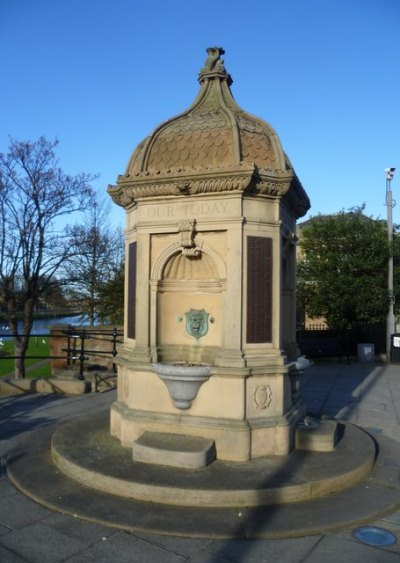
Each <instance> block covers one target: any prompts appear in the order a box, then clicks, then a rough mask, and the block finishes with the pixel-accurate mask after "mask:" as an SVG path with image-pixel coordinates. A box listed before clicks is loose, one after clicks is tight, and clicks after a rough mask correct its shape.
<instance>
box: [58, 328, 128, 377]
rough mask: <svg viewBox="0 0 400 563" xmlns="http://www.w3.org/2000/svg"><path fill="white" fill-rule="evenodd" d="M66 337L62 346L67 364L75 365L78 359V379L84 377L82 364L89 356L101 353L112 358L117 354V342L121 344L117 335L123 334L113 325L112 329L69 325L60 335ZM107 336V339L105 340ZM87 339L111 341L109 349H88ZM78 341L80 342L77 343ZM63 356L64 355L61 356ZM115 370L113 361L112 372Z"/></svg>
mask: <svg viewBox="0 0 400 563" xmlns="http://www.w3.org/2000/svg"><path fill="white" fill-rule="evenodd" d="M62 335H64V336H66V337H67V347H66V348H63V351H64V352H66V353H67V365H68V366H71V365H75V363H76V360H78V361H79V375H78V379H84V375H83V372H84V364H85V361H86V360H89V359H90V356H101V355H105V356H107V355H111V356H112V357H113V358H115V356H116V355H117V354H118V351H117V344H121V343H122V341H121V340H119V337H122V336H123V331H122V330H118V329H117V328H116V327H114V328H113V329H112V330H107V329H97V330H96V329H95V328H90V329H87V328H80V327H79V328H78V327H72V326H71V327H69V328H68V329H67V330H63V331H62V334H61V335H60V336H62ZM51 336H52V337H53V336H57V335H51ZM107 337H109V340H107ZM89 340H98V341H108V342H110V341H111V343H112V349H111V350H101V349H100V348H96V349H93V350H90V349H88V348H87V347H86V343H87V342H88V341H89ZM78 341H80V344H79V345H78ZM63 357H65V356H63ZM116 372H117V368H116V365H115V363H114V362H113V373H116Z"/></svg>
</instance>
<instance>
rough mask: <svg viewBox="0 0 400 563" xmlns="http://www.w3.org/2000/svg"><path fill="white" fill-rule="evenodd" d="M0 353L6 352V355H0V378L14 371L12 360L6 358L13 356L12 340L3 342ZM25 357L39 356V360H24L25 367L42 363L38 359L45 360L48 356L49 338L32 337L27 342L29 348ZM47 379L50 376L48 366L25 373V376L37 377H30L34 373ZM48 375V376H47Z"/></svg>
mask: <svg viewBox="0 0 400 563" xmlns="http://www.w3.org/2000/svg"><path fill="white" fill-rule="evenodd" d="M0 351H1V352H6V353H7V355H5V356H4V355H3V354H1V355H0V376H2V375H8V374H9V373H12V372H13V371H14V360H12V359H10V358H9V357H8V356H13V355H14V341H13V340H3V346H0ZM26 355H27V356H39V358H28V359H26V360H25V367H26V368H28V367H29V366H33V365H35V364H37V363H38V362H40V361H42V360H40V358H46V357H48V356H49V355H50V347H49V338H48V336H32V337H31V338H30V340H29V346H28V351H27V354H26ZM36 372H37V374H38V375H42V376H45V377H48V376H49V375H50V366H42V367H38V368H37V369H35V370H34V371H28V370H27V372H26V376H27V377H29V378H31V377H38V375H32V373H36ZM47 374H48V375H47Z"/></svg>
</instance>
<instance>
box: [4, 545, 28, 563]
mask: <svg viewBox="0 0 400 563" xmlns="http://www.w3.org/2000/svg"><path fill="white" fill-rule="evenodd" d="M0 561H1V563H30V562H29V560H28V559H24V558H22V557H20V556H19V555H18V554H17V553H14V552H13V551H10V550H9V549H7V548H6V547H3V546H2V545H0Z"/></svg>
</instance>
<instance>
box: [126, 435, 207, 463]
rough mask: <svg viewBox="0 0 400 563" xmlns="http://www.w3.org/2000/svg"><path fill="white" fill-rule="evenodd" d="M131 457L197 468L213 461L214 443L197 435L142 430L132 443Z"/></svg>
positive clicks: (150, 461)
mask: <svg viewBox="0 0 400 563" xmlns="http://www.w3.org/2000/svg"><path fill="white" fill-rule="evenodd" d="M132 457H133V459H134V460H135V461H141V462H144V463H152V464H156V465H168V466H169V467H183V468H186V469H198V468H200V467H205V466H206V465H208V464H209V463H211V462H213V461H214V459H215V443H214V441H213V440H207V439H205V438H199V437H197V436H188V435H183V434H180V435H179V434H166V433H161V432H144V433H143V434H142V435H141V436H140V438H139V439H138V440H136V442H135V443H134V444H133V447H132Z"/></svg>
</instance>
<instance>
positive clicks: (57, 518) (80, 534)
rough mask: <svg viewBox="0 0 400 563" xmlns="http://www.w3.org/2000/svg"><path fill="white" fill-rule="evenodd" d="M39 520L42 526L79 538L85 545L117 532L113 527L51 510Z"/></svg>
mask: <svg viewBox="0 0 400 563" xmlns="http://www.w3.org/2000/svg"><path fill="white" fill-rule="evenodd" d="M41 522H42V524H43V525H44V526H48V527H49V528H52V529H53V530H57V532H60V533H62V534H65V535H66V536H68V537H71V538H74V539H76V540H79V541H81V542H82V543H84V544H85V545H93V544H94V543H97V542H100V541H103V539H104V538H107V539H108V538H109V537H111V536H113V535H114V534H116V533H118V531H116V530H115V529H114V528H109V527H106V526H102V525H100V524H94V523H92V522H86V521H85V520H80V519H78V518H71V517H70V516H66V515H65V514H61V513H58V512H51V513H50V516H48V517H47V518H44V519H43V520H42V521H41Z"/></svg>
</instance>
